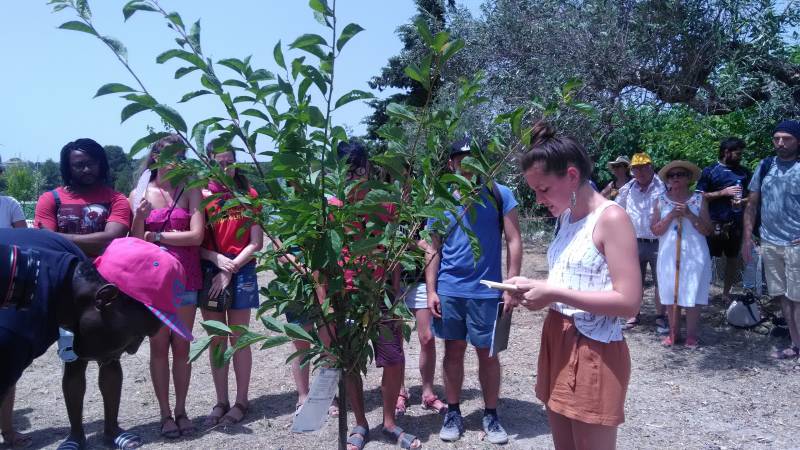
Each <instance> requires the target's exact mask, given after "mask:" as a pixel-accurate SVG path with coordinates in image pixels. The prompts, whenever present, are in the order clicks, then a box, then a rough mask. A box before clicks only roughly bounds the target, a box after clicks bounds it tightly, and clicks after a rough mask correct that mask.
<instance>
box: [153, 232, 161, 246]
mask: <svg viewBox="0 0 800 450" xmlns="http://www.w3.org/2000/svg"><path fill="white" fill-rule="evenodd" d="M159 242H161V232H160V231H157V232H156V236H155V237H154V238H153V243H154V244H158V243H159Z"/></svg>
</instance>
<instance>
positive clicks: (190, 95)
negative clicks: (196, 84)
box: [178, 89, 212, 103]
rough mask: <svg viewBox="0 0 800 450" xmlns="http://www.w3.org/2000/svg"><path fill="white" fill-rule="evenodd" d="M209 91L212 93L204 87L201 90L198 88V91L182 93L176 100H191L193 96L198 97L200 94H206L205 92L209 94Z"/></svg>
mask: <svg viewBox="0 0 800 450" xmlns="http://www.w3.org/2000/svg"><path fill="white" fill-rule="evenodd" d="M211 93H212V92H211V91H208V90H205V89H202V90H199V91H193V92H188V93H186V94H184V95H183V97H181V99H180V100H179V101H178V103H184V102H188V101H189V100H191V99H193V98H195V97H200V96H201V95H206V94H211Z"/></svg>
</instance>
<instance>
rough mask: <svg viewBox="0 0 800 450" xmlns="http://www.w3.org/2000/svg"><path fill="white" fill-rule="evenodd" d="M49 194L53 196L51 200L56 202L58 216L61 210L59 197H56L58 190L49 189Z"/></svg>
mask: <svg viewBox="0 0 800 450" xmlns="http://www.w3.org/2000/svg"><path fill="white" fill-rule="evenodd" d="M50 193H51V194H53V200H55V202H56V215H58V210H59V209H61V196H60V195H58V188H55V189H51V190H50Z"/></svg>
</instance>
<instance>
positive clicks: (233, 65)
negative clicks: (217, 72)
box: [217, 58, 244, 74]
mask: <svg viewBox="0 0 800 450" xmlns="http://www.w3.org/2000/svg"><path fill="white" fill-rule="evenodd" d="M217 64H219V65H221V66H225V67H227V68H229V69H231V70H234V71H236V72H237V73H239V74H242V73H243V72H244V62H242V61H241V60H238V59H236V58H227V59H220V60H219V61H217Z"/></svg>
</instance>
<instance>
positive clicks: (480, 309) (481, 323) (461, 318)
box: [433, 294, 500, 348]
mask: <svg viewBox="0 0 800 450" xmlns="http://www.w3.org/2000/svg"><path fill="white" fill-rule="evenodd" d="M439 301H440V302H441V306H442V318H441V319H439V318H434V319H433V334H434V335H436V337H437V338H439V339H447V340H451V341H464V340H465V341H467V342H468V343H469V344H470V345H472V346H474V347H477V348H489V347H491V345H492V331H493V330H494V323H495V321H496V320H497V305H498V304H499V303H500V298H463V297H448V296H446V295H441V294H440V295H439Z"/></svg>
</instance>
